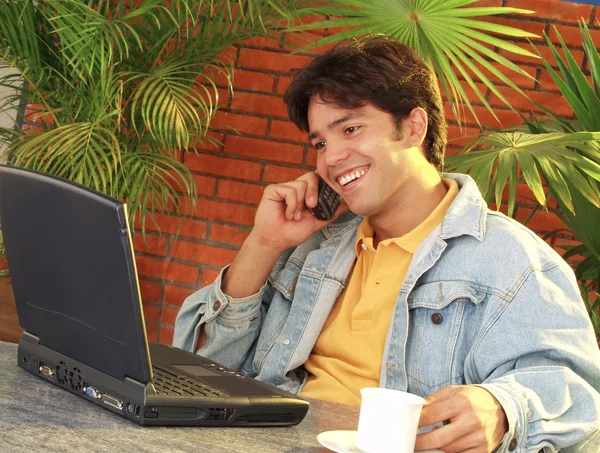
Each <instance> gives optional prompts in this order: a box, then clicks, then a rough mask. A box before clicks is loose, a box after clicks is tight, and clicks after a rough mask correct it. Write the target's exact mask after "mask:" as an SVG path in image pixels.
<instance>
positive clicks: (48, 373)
mask: <svg viewBox="0 0 600 453" xmlns="http://www.w3.org/2000/svg"><path fill="white" fill-rule="evenodd" d="M40 373H42V374H43V375H44V376H46V377H49V378H52V377H54V370H53V369H52V368H50V367H49V366H46V365H41V366H40Z"/></svg>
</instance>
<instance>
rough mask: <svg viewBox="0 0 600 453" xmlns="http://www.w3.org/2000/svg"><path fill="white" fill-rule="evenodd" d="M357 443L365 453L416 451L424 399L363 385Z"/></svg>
mask: <svg viewBox="0 0 600 453" xmlns="http://www.w3.org/2000/svg"><path fill="white" fill-rule="evenodd" d="M360 393H361V396H362V400H361V405H360V417H359V419H358V434H357V437H356V446H357V447H358V448H359V449H360V450H361V451H362V452H364V453H413V452H414V448H415V439H416V437H417V429H418V426H419V417H420V416H421V409H422V407H423V405H424V404H425V400H424V399H423V398H421V397H420V396H417V395H413V394H411V393H406V392H401V391H399V390H393V389H386V388H374V387H373V388H364V389H362V390H361V391H360Z"/></svg>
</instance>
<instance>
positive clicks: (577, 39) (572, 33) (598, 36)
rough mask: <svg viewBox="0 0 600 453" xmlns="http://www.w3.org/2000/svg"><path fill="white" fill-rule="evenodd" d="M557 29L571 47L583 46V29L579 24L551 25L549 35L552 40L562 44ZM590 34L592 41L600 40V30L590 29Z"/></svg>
mask: <svg viewBox="0 0 600 453" xmlns="http://www.w3.org/2000/svg"><path fill="white" fill-rule="evenodd" d="M556 30H558V33H560V36H561V37H562V39H563V41H564V43H565V44H566V45H567V46H568V47H569V48H572V47H581V48H583V38H582V36H581V31H580V30H579V27H578V26H577V25H556V26H555V25H552V27H550V32H549V33H548V37H549V38H550V40H551V41H552V42H553V43H554V44H556V45H557V46H560V41H559V40H558V36H557V35H556ZM590 35H591V36H592V41H593V42H594V43H599V42H600V30H594V29H590Z"/></svg>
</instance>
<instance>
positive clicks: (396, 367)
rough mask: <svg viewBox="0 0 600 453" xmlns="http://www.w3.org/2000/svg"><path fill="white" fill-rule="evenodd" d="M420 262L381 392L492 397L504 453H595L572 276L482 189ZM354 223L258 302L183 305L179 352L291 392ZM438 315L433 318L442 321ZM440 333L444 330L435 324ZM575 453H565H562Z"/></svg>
mask: <svg viewBox="0 0 600 453" xmlns="http://www.w3.org/2000/svg"><path fill="white" fill-rule="evenodd" d="M445 176H446V177H449V178H452V179H454V180H456V181H457V182H458V185H459V187H460V190H459V193H458V195H457V196H456V198H455V200H454V201H453V203H452V204H451V206H450V208H449V209H448V211H447V213H446V216H445V217H444V219H443V221H442V222H441V224H440V225H439V226H438V227H437V228H436V229H435V230H434V231H433V232H432V233H431V234H430V235H429V236H428V237H427V238H426V239H425V240H424V241H423V243H422V244H421V245H420V246H419V248H418V249H417V250H416V251H415V254H414V256H413V260H412V262H411V264H410V267H409V269H408V272H407V274H406V278H405V281H404V283H403V284H402V286H401V288H400V292H399V294H398V298H397V301H396V307H395V310H394V313H393V316H392V319H391V323H390V328H389V331H388V333H387V340H386V344H385V349H384V354H383V360H382V366H381V375H380V376H381V377H380V386H381V387H388V388H393V389H398V390H403V391H408V392H411V393H414V394H417V395H421V396H426V395H429V394H431V393H433V392H435V391H437V390H439V389H441V388H442V387H444V386H447V385H460V384H476V385H480V386H481V387H484V388H485V389H486V390H488V391H489V392H491V393H492V394H493V395H494V397H495V398H496V399H497V400H498V401H499V402H500V404H501V405H502V407H503V408H504V411H505V413H506V415H507V419H508V424H509V430H508V433H507V434H506V435H505V437H504V439H503V441H502V444H501V446H500V448H499V450H498V451H500V452H504V451H512V452H517V453H519V452H523V453H525V452H538V451H540V450H543V451H544V452H545V453H549V452H555V451H559V450H561V449H562V450H563V451H568V452H575V451H577V452H584V451H585V452H590V453H598V452H599V451H600V394H599V393H598V392H599V391H600V352H599V349H598V345H597V343H596V339H595V336H594V332H593V329H592V326H591V322H590V319H589V316H588V314H587V311H586V308H585V304H584V303H583V301H582V299H581V296H580V293H579V289H578V286H577V283H576V280H575V278H574V275H573V272H572V270H571V269H570V267H569V266H568V265H567V264H566V263H565V262H564V261H563V260H562V258H561V257H560V256H559V255H558V254H556V253H555V252H554V251H553V250H552V249H551V248H550V247H549V246H548V245H547V244H546V243H545V242H544V241H542V240H541V239H540V238H538V237H537V236H536V235H535V234H534V233H533V232H531V231H530V230H528V229H527V228H525V227H524V226H522V225H521V224H519V223H518V222H516V221H513V220H512V219H510V218H508V217H506V216H504V215H503V214H501V213H498V212H495V211H490V210H488V209H487V206H486V204H485V201H484V200H483V198H482V197H481V194H480V192H479V190H478V188H477V185H476V184H475V182H474V181H473V180H472V179H471V178H470V177H469V176H466V175H458V174H448V175H445ZM361 220H362V219H361V218H360V217H356V216H353V215H352V214H350V213H347V215H344V216H343V217H342V218H340V219H338V221H336V222H334V223H332V224H330V225H328V226H327V227H326V228H324V229H323V230H321V231H319V232H317V233H315V234H314V235H313V236H312V237H311V238H310V239H309V240H308V241H307V242H305V243H304V244H301V245H299V246H298V247H295V248H293V249H291V250H288V251H287V252H286V253H284V254H283V256H281V257H280V259H279V260H278V261H277V263H276V265H275V267H274V268H273V270H272V272H271V274H270V276H269V278H268V280H267V282H266V283H265V285H264V286H263V287H262V288H261V289H260V291H259V292H258V293H257V294H255V295H252V296H248V297H245V298H240V299H233V298H231V297H228V296H227V295H225V294H224V293H223V292H222V290H221V278H222V275H223V272H224V271H225V269H224V270H223V271H222V272H221V274H220V275H219V277H218V278H217V279H216V280H215V282H214V283H213V284H212V285H209V286H207V287H205V288H202V289H200V290H199V291H197V292H196V293H194V294H192V295H191V296H190V297H189V298H188V299H186V301H185V302H184V304H183V306H182V307H181V310H180V312H179V315H178V317H177V321H176V325H175V335H174V340H173V345H174V346H176V347H179V348H182V349H186V350H189V351H193V350H194V349H195V345H196V343H197V341H198V336H199V332H200V327H201V326H202V325H204V329H205V332H206V334H207V342H206V344H205V345H204V346H203V347H202V348H201V349H200V350H199V351H198V353H199V354H201V355H203V356H206V357H210V358H211V359H213V360H215V361H217V362H220V363H222V364H224V365H226V366H229V367H231V368H233V369H237V370H241V371H242V372H244V373H245V374H247V375H249V376H252V377H256V378H257V379H260V380H262V381H265V382H268V383H270V384H273V385H276V386H279V387H281V388H283V389H285V390H288V391H290V392H293V393H297V392H298V391H299V390H300V389H301V388H302V386H303V384H304V382H305V380H306V377H307V376H306V371H305V370H304V368H303V364H304V362H305V361H306V360H307V358H308V356H309V354H310V353H311V350H312V348H313V346H314V344H315V342H316V340H317V337H318V336H319V333H320V331H321V329H322V327H323V324H324V323H325V320H326V319H327V316H328V314H329V311H330V310H331V308H332V306H333V303H334V302H335V300H336V299H337V297H338V296H339V295H340V293H341V292H342V290H343V289H344V285H345V282H346V278H347V277H348V274H349V272H350V270H351V268H352V265H353V263H354V260H355V259H356V256H355V248H354V241H355V236H356V230H357V227H358V225H359V224H360V222H361ZM434 315H435V316H434ZM440 321H441V322H440ZM567 447H570V448H567Z"/></svg>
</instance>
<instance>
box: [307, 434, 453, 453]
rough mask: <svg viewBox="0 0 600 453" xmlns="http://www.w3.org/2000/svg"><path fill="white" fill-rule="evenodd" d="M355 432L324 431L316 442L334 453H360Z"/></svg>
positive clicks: (433, 451) (432, 451) (431, 452)
mask: <svg viewBox="0 0 600 453" xmlns="http://www.w3.org/2000/svg"><path fill="white" fill-rule="evenodd" d="M357 434H358V433H357V431H325V432H323V433H321V434H319V435H318V436H317V441H318V442H319V443H320V444H321V445H323V446H324V447H325V448H328V449H329V450H331V451H335V452H336V453H362V451H361V450H359V449H358V447H357V446H356V435H357ZM419 453H444V452H443V451H441V450H422V451H420V452H419Z"/></svg>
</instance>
